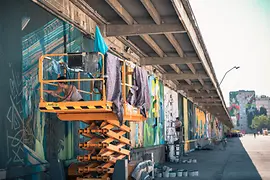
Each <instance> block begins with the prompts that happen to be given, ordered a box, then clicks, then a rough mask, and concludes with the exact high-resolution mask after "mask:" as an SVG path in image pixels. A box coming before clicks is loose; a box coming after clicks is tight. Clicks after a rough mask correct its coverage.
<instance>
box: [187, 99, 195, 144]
mask: <svg viewBox="0 0 270 180" xmlns="http://www.w3.org/2000/svg"><path fill="white" fill-rule="evenodd" d="M187 107H188V139H189V140H194V139H195V134H196V117H195V116H196V114H195V107H194V104H193V103H192V102H191V101H189V100H188V101H187Z"/></svg>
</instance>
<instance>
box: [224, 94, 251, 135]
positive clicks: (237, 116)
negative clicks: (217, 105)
mask: <svg viewBox="0 0 270 180" xmlns="http://www.w3.org/2000/svg"><path fill="white" fill-rule="evenodd" d="M255 112H256V102H255V91H234V92H230V107H229V113H230V116H231V117H232V120H233V122H234V124H235V125H236V126H235V129H239V130H242V131H249V126H250V124H251V121H252V119H253V117H254V115H255Z"/></svg>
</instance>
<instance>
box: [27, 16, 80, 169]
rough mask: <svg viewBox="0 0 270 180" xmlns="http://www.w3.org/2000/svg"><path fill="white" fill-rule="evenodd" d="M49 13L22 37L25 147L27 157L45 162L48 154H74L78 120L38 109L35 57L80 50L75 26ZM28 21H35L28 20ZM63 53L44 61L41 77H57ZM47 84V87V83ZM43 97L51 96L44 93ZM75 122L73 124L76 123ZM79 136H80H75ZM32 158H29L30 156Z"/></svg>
mask: <svg viewBox="0 0 270 180" xmlns="http://www.w3.org/2000/svg"><path fill="white" fill-rule="evenodd" d="M47 16H49V15H44V16H41V18H44V17H46V19H50V18H51V20H50V21H49V22H47V23H46V24H44V25H43V26H41V27H39V28H37V29H32V31H30V30H29V29H28V31H29V32H30V33H28V34H26V35H25V36H24V37H23V38H22V47H23V51H22V54H23V62H22V67H23V69H22V77H23V78H22V80H23V93H22V106H23V108H22V119H23V122H24V125H25V129H26V130H27V131H26V133H25V139H24V147H25V151H26V152H28V153H29V154H30V155H29V156H27V157H34V158H30V159H28V160H27V161H31V162H30V163H31V164H33V162H32V161H33V159H35V160H36V159H38V160H39V161H40V162H44V160H45V159H47V158H53V157H54V158H59V159H63V160H64V159H72V158H75V155H74V151H75V149H78V148H76V147H74V144H73V143H76V142H75V141H77V140H75V139H74V136H75V137H77V134H76V133H77V130H76V128H77V129H78V128H79V126H78V127H77V125H76V124H77V122H63V121H60V120H59V119H58V118H57V117H56V116H55V115H54V114H45V113H41V112H40V111H39V108H38V104H39V99H40V94H39V90H38V89H39V88H40V85H39V81H38V59H39V57H40V56H41V55H42V54H50V53H63V52H64V50H66V51H67V52H78V51H81V50H82V43H83V35H82V33H81V32H80V31H79V30H78V29H76V28H75V27H74V26H72V25H70V24H68V23H65V22H64V21H62V20H60V19H57V18H54V17H53V16H50V17H47ZM30 23H35V22H32V21H30ZM59 60H64V58H63V57H60V58H54V57H52V60H51V61H44V66H43V67H44V71H43V75H44V78H45V79H47V78H50V79H56V78H57V75H58V74H59V69H58V68H57V67H56V66H55V63H54V62H56V61H59ZM46 88H48V87H46ZM45 98H46V99H48V98H51V97H49V96H48V95H45ZM75 125H76V126H75ZM78 137H79V136H78ZM31 159H32V160H31Z"/></svg>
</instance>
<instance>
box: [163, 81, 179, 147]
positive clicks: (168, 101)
mask: <svg viewBox="0 0 270 180" xmlns="http://www.w3.org/2000/svg"><path fill="white" fill-rule="evenodd" d="M164 112H165V139H166V141H167V142H168V143H169V144H171V143H173V142H174V141H176V140H177V139H178V137H177V135H176V131H175V120H176V117H178V116H179V113H178V94H177V92H175V91H173V90H171V89H170V88H168V87H166V86H165V87H164Z"/></svg>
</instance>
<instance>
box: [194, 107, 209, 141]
mask: <svg viewBox="0 0 270 180" xmlns="http://www.w3.org/2000/svg"><path fill="white" fill-rule="evenodd" d="M195 112H196V132H195V139H200V138H205V137H207V128H206V127H207V124H206V116H205V112H204V111H202V110H200V109H199V108H195Z"/></svg>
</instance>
